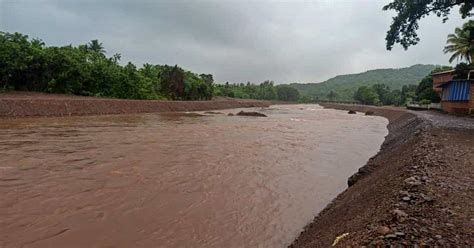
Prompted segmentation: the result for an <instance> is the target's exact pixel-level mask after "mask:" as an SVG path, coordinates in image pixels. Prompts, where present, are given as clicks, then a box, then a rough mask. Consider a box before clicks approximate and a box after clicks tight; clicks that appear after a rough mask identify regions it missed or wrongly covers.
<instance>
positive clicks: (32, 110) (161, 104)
mask: <svg viewBox="0 0 474 248" xmlns="http://www.w3.org/2000/svg"><path fill="white" fill-rule="evenodd" d="M268 106H270V102H268V101H258V100H244V99H233V98H217V99H215V100H212V101H152V100H150V101H147V100H124V99H110V98H97V97H83V96H73V95H58V94H44V93H35V92H12V93H2V94H0V118H1V117H4V118H5V117H6V118H12V117H15V118H18V117H32V116H40V117H45V116H84V115H106V114H136V113H155V112H185V111H204V110H216V109H230V108H250V107H268Z"/></svg>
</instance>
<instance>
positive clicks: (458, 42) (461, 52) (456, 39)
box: [444, 20, 474, 63]
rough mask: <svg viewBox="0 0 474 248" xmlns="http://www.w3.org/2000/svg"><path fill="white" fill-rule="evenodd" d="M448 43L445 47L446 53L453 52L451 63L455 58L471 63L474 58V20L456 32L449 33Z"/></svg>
mask: <svg viewBox="0 0 474 248" xmlns="http://www.w3.org/2000/svg"><path fill="white" fill-rule="evenodd" d="M446 43H447V44H448V45H447V46H446V47H444V53H452V55H451V58H449V63H451V62H453V61H454V60H455V59H457V60H458V61H459V60H466V61H467V62H468V63H471V62H472V60H473V59H474V20H470V21H468V22H466V23H464V25H463V26H462V27H461V28H459V27H457V28H456V29H455V30H454V34H450V35H448V41H447V42H446Z"/></svg>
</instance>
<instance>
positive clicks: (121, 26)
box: [0, 0, 462, 83]
mask: <svg viewBox="0 0 474 248" xmlns="http://www.w3.org/2000/svg"><path fill="white" fill-rule="evenodd" d="M384 2H387V1H376V0H373V1H370V0H365V1H349V0H346V1H343V0H338V1H323V0H320V1H209V0H208V1H199V0H194V1H191V0H187V1H179V0H178V1H151V0H138V1H132V0H117V1H114V0H106V1H92V0H80V1H73V0H63V1H59V0H57V1H53V0H36V1H35V0H0V27H1V29H2V30H4V31H9V32H14V31H18V32H23V33H25V34H29V35H30V36H32V37H39V38H42V39H44V40H45V41H46V42H47V43H48V44H52V45H63V44H70V43H72V44H79V43H85V42H87V41H89V40H91V39H96V38H98V39H99V40H101V42H103V43H104V44H105V46H106V50H107V52H108V53H109V54H113V53H121V54H122V59H123V60H124V61H128V60H130V61H132V62H134V63H136V64H143V63H146V62H150V63H156V64H179V65H181V66H183V67H184V68H186V69H189V70H193V71H196V72H205V73H212V74H214V75H215V77H216V79H217V80H219V81H221V82H225V81H231V82H246V81H252V82H261V81H263V80H265V79H273V80H275V81H276V82H277V83H288V82H319V81H323V80H325V79H327V78H329V77H332V76H335V75H338V74H346V73H354V72H360V71H365V70H368V69H375V68H384V67H403V66H409V65H412V64H416V63H432V64H446V63H447V56H446V55H444V54H443V53H442V48H443V46H444V42H445V39H446V36H447V34H448V33H450V32H452V30H453V29H454V27H456V26H459V25H461V24H462V20H460V19H459V18H456V17H455V16H456V15H455V14H454V15H452V16H453V17H452V18H451V20H450V21H448V23H446V24H441V20H440V19H438V18H435V17H429V18H427V19H425V20H423V21H422V23H421V29H420V36H421V38H422V42H421V43H420V44H419V45H418V46H416V47H413V48H411V49H409V50H408V51H404V50H402V49H400V48H397V49H395V50H394V51H391V52H388V51H386V50H385V42H384V37H385V32H386V30H387V28H388V26H389V25H390V22H391V16H392V15H393V13H388V12H383V11H381V8H382V6H383V5H384ZM453 13H454V12H453Z"/></svg>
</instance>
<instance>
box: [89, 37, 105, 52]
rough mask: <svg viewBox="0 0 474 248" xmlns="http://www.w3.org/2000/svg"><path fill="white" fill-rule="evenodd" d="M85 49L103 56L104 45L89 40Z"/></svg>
mask: <svg viewBox="0 0 474 248" xmlns="http://www.w3.org/2000/svg"><path fill="white" fill-rule="evenodd" d="M87 48H88V49H89V50H90V51H93V52H95V53H98V54H102V55H103V54H105V49H104V45H103V44H102V43H101V42H99V41H98V40H91V41H90V42H89V44H87Z"/></svg>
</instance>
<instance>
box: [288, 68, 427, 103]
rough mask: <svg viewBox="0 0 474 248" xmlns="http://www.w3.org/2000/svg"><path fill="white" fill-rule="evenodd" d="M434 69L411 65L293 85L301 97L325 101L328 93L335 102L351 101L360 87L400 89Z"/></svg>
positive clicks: (416, 81)
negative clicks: (377, 85)
mask: <svg viewBox="0 0 474 248" xmlns="http://www.w3.org/2000/svg"><path fill="white" fill-rule="evenodd" d="M434 68H436V66H434V65H413V66H410V67H407V68H400V69H377V70H370V71H366V72H363V73H358V74H348V75H340V76H336V77H334V78H331V79H329V80H327V81H324V82H322V83H307V84H299V83H293V84H291V86H293V87H294V88H296V89H297V90H298V91H299V92H300V94H301V95H302V96H307V97H311V98H313V99H320V100H325V99H327V95H328V94H329V92H331V91H334V92H335V93H336V94H337V97H336V99H337V100H353V95H354V92H355V91H356V90H357V89H358V88H359V87H360V86H370V85H374V84H385V85H387V86H389V87H390V88H391V89H401V88H402V86H403V85H408V84H418V83H419V82H420V81H421V79H423V78H424V77H425V76H427V75H428V74H430V72H431V71H432V70H433V69H434Z"/></svg>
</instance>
